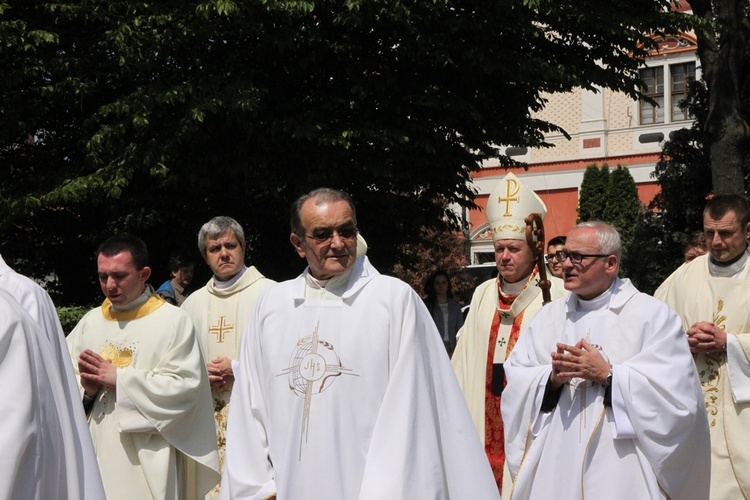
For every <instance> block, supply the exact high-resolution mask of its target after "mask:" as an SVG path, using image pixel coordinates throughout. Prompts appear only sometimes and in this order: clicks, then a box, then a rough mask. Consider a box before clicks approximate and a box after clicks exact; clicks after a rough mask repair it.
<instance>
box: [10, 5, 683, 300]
mask: <svg viewBox="0 0 750 500" xmlns="http://www.w3.org/2000/svg"><path fill="white" fill-rule="evenodd" d="M668 7H669V3H668V2H665V1H660V0H632V1H630V2H629V3H628V8H627V9H623V8H622V4H621V3H620V2H611V1H604V2H602V1H601V0H596V1H594V0H575V1H574V0H554V1H553V0H549V1H547V0H507V1H502V2H486V1H480V0H456V1H447V0H434V1H416V0H415V1H399V0H383V1H379V2H367V1H358V0H343V1H342V0H327V1H326V0H322V1H297V0H287V1H285V0H265V1H255V2H252V1H243V2H239V1H231V0H209V1H205V2H197V1H194V0H193V1H191V0H187V1H183V0H181V1H174V0H164V1H160V2H142V1H137V0H86V1H83V0H80V1H77V2H72V1H38V0H5V1H4V2H3V0H0V67H1V68H2V71H3V78H2V79H0V169H1V170H0V175H2V178H3V182H2V185H0V211H1V212H0V224H1V225H2V226H0V229H1V230H2V234H3V236H4V237H3V241H2V243H1V246H0V251H2V253H3V255H4V256H6V257H10V258H11V259H16V262H17V263H18V264H20V265H21V267H22V268H23V270H24V271H26V272H28V273H30V274H33V275H37V276H39V275H47V274H49V273H50V272H55V273H56V274H57V276H58V277H59V279H60V285H61V287H62V291H63V292H65V296H64V298H63V300H64V302H71V301H79V300H86V299H87V298H88V297H90V296H91V295H92V294H93V293H95V287H94V286H93V284H92V281H93V277H94V272H93V264H92V253H93V249H94V248H95V245H96V243H97V242H98V241H100V240H101V239H103V238H104V237H105V236H107V235H109V234H111V233H113V232H116V231H129V232H132V233H135V234H138V235H140V236H141V237H143V238H144V239H145V240H146V241H147V243H148V244H149V248H150V249H151V251H152V255H153V258H152V261H155V262H154V263H156V262H157V261H161V262H162V263H163V264H166V260H167V259H168V255H169V253H170V252H171V251H172V250H173V249H174V248H175V247H182V246H184V245H185V242H190V243H191V244H192V241H193V240H194V239H195V235H196V233H197V230H198V228H199V227H200V225H201V224H202V223H203V222H205V221H206V220H208V219H209V218H210V217H212V216H214V215H220V214H223V215H231V216H233V217H235V218H237V219H238V220H239V221H240V222H241V223H242V224H243V225H244V226H245V228H246V230H247V233H248V234H247V236H248V240H249V242H248V243H249V248H250V249H252V252H251V253H252V257H253V258H254V260H255V262H256V263H257V264H258V265H259V267H260V269H261V270H262V271H264V272H265V273H266V274H268V275H269V276H271V277H273V278H277V279H282V278H287V277H290V276H292V275H294V274H295V273H297V272H298V271H299V270H300V269H301V267H302V266H301V263H300V262H299V259H297V258H296V256H295V255H294V253H293V251H292V248H291V245H289V244H288V243H287V241H288V233H289V229H288V225H287V220H288V219H287V217H288V216H287V214H288V207H289V205H290V202H291V201H292V200H293V199H294V198H295V197H296V196H298V195H299V194H301V193H303V192H305V191H307V190H309V189H311V188H313V187H318V186H322V185H328V186H331V187H337V188H342V189H345V190H347V191H348V192H350V194H351V195H352V196H353V197H354V200H355V202H356V203H357V206H358V207H359V214H358V215H359V225H360V228H361V229H362V232H363V234H364V235H365V236H366V238H367V239H368V242H370V248H371V256H372V257H373V259H374V260H375V261H376V263H377V264H378V265H379V267H381V269H387V268H390V267H391V265H393V264H395V263H396V262H397V261H398V256H399V252H398V249H399V248H401V247H400V245H402V244H403V243H406V242H409V241H415V240H417V239H418V238H419V228H420V227H422V226H425V225H427V226H429V225H434V224H435V223H436V222H435V221H440V220H441V215H442V213H443V204H442V203H443V200H447V202H448V203H456V204H459V205H462V206H467V205H471V204H472V199H473V192H472V191H471V189H470V187H468V186H467V183H466V181H467V180H469V178H470V176H471V172H472V171H473V170H476V169H478V168H480V165H481V162H482V161H484V160H486V159H488V158H492V157H497V149H496V148H495V146H496V145H500V144H502V145H512V146H527V147H544V146H546V144H545V142H544V136H543V135H544V134H545V133H549V132H564V131H562V130H560V129H559V128H558V127H557V126H556V125H554V124H552V123H548V122H545V121H542V120H539V119H536V118H534V115H533V113H534V112H535V111H538V110H540V109H542V107H543V106H544V104H545V100H544V97H543V96H544V95H545V93H554V92H565V91H568V90H571V89H572V88H574V87H584V88H596V87H597V86H599V87H607V88H611V89H615V90H620V91H623V92H626V93H628V94H630V95H633V96H636V94H637V90H636V89H637V87H636V79H637V77H638V75H637V68H638V61H637V58H638V57H640V56H642V55H644V53H645V50H647V49H648V48H650V47H651V46H652V40H651V38H649V37H648V34H650V33H654V32H661V31H662V30H666V31H668V32H674V31H676V30H677V29H678V28H679V26H678V23H684V22H686V19H685V17H684V16H676V15H673V14H671V13H669V9H668ZM500 160H501V162H502V164H503V165H512V164H513V161H512V160H511V159H510V158H507V157H500ZM436 200H439V201H438V202H436ZM280 247H281V248H283V249H284V250H283V251H279V248H280ZM157 268H158V266H157ZM163 270H164V268H163V267H162V271H163ZM157 274H158V273H157ZM164 274H166V273H164ZM87 294H88V296H87Z"/></svg>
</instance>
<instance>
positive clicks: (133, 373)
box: [67, 234, 220, 500]
mask: <svg viewBox="0 0 750 500" xmlns="http://www.w3.org/2000/svg"><path fill="white" fill-rule="evenodd" d="M97 273H98V276H99V284H100V286H101V289H102V292H103V293H104V295H105V296H106V297H107V298H106V299H105V300H104V303H103V304H102V305H101V307H98V308H95V309H93V310H91V311H89V312H88V313H86V315H85V316H84V317H83V318H82V319H81V321H80V322H79V323H78V325H76V327H75V328H74V329H73V331H72V332H71V334H70V335H69V336H68V339H67V340H68V347H69V350H70V354H71V357H72V358H73V359H74V360H75V362H76V364H77V371H78V373H79V375H80V383H81V390H82V399H83V404H84V407H85V408H86V410H87V413H88V416H89V430H90V432H91V436H92V438H93V441H94V449H95V451H96V457H97V460H98V462H99V467H100V469H101V473H102V480H103V481H104V490H105V492H106V495H107V499H108V500H118V499H122V500H131V499H135V498H138V499H141V498H154V499H164V500H178V499H179V500H183V499H185V500H194V499H201V498H203V497H204V496H205V495H206V494H207V493H208V492H209V491H210V490H211V489H212V488H213V487H214V486H215V485H216V483H217V482H218V481H219V478H220V475H219V457H218V451H217V449H216V433H215V430H214V419H213V411H212V409H211V391H210V386H209V381H208V374H207V373H206V367H205V361H204V358H203V354H202V350H201V348H200V344H199V342H198V338H197V336H196V334H195V328H194V326H193V322H192V321H191V320H190V318H189V317H188V315H187V314H185V312H184V311H181V310H180V309H179V308H178V307H175V306H173V305H171V304H168V303H166V302H165V301H164V299H163V298H161V297H160V296H159V295H157V294H156V293H155V292H154V290H153V288H152V287H151V286H148V285H146V280H148V278H149V276H150V274H151V269H150V268H149V267H148V251H147V249H146V245H145V243H143V241H141V240H140V239H138V238H136V237H133V236H130V235H128V234H118V235H115V236H113V237H111V238H109V239H108V240H106V241H105V242H104V243H102V244H101V245H100V247H99V249H98V251H97Z"/></svg>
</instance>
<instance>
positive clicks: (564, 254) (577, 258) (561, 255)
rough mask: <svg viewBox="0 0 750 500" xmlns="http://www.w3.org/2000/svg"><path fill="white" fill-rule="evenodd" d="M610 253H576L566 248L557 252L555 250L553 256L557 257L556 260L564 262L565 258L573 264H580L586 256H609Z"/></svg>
mask: <svg viewBox="0 0 750 500" xmlns="http://www.w3.org/2000/svg"><path fill="white" fill-rule="evenodd" d="M609 255H610V254H608V253H588V254H586V253H578V252H568V251H567V250H560V251H559V252H555V256H556V257H557V260H559V261H560V262H564V261H565V259H570V262H572V263H573V264H580V263H581V262H583V259H585V258H587V257H591V258H594V257H609Z"/></svg>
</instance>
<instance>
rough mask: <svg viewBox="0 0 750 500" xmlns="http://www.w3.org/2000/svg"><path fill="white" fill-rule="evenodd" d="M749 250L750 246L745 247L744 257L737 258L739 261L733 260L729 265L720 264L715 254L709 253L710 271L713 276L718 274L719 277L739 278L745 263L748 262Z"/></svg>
mask: <svg viewBox="0 0 750 500" xmlns="http://www.w3.org/2000/svg"><path fill="white" fill-rule="evenodd" d="M748 252H750V248H745V252H744V253H743V254H742V257H740V258H739V259H737V262H733V263H731V264H729V265H728V266H720V265H719V264H717V263H716V261H715V260H714V258H713V256H712V255H709V256H708V272H709V273H711V276H716V277H717V278H739V277H740V274H742V271H743V270H744V269H745V264H747V258H748Z"/></svg>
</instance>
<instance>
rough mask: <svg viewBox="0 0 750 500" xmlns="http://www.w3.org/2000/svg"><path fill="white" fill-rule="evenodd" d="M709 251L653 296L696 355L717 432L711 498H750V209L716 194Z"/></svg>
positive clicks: (709, 210)
mask: <svg viewBox="0 0 750 500" xmlns="http://www.w3.org/2000/svg"><path fill="white" fill-rule="evenodd" d="M703 230H704V232H705V234H706V244H707V245H708V250H709V252H708V253H707V254H705V255H701V256H700V257H696V258H695V259H693V260H692V261H691V262H689V263H686V264H683V265H682V266H681V267H680V268H679V269H677V271H675V272H674V273H673V274H672V275H671V276H670V277H669V278H667V280H666V281H665V282H664V283H662V285H661V286H660V287H659V289H658V290H657V291H656V294H655V295H654V296H655V297H656V298H657V299H660V300H663V301H664V302H666V303H667V304H668V305H669V306H670V307H672V308H673V309H674V310H675V311H676V312H677V314H679V315H680V318H681V319H682V326H683V328H685V330H686V331H687V338H686V339H685V340H686V343H688V344H689V346H690V350H691V351H692V352H693V353H694V356H695V364H696V366H697V369H698V373H699V374H700V379H701V386H702V388H703V394H704V398H705V407H706V413H707V415H708V422H709V428H710V430H711V498H712V499H715V500H720V499H721V500H723V499H725V498H750V314H748V311H750V250H748V244H747V239H748V238H749V237H750V208H748V203H747V200H746V199H745V197H744V196H739V195H718V196H714V197H713V198H712V199H711V200H709V202H708V203H707V204H706V207H705V209H704V211H703Z"/></svg>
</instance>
